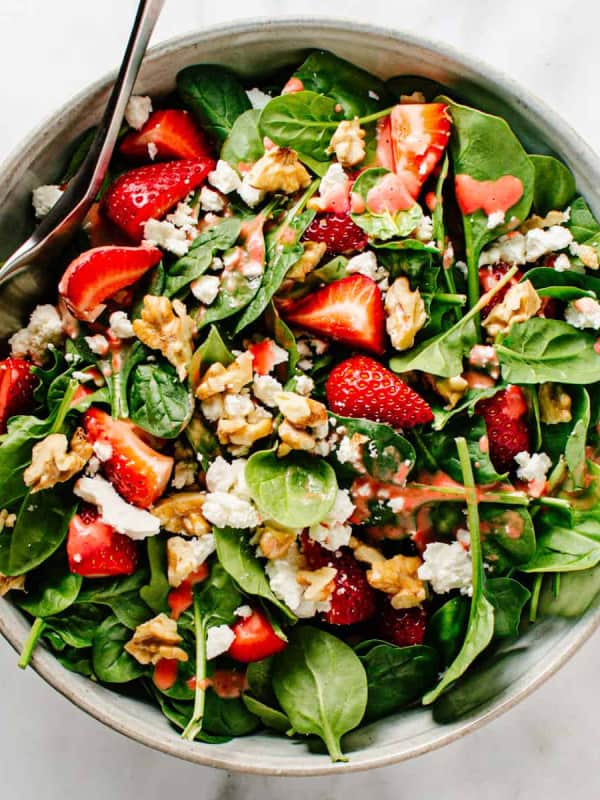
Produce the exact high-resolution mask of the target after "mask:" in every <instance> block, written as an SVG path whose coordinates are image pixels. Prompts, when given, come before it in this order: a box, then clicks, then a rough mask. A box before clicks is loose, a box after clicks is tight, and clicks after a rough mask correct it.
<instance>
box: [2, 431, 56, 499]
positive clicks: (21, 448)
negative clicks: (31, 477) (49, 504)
mask: <svg viewBox="0 0 600 800" xmlns="http://www.w3.org/2000/svg"><path fill="white" fill-rule="evenodd" d="M49 433H50V424H49V421H48V420H42V419H38V418H37V417H13V418H12V419H11V420H10V422H9V424H8V432H7V433H6V434H4V436H3V437H2V440H1V444H0V507H2V508H5V507H6V506H10V505H11V504H12V503H14V502H15V500H20V499H21V498H22V497H23V496H24V495H25V494H26V493H27V487H26V486H25V484H24V483H23V473H24V472H25V470H26V469H27V467H28V466H29V464H30V462H31V451H32V449H33V446H34V445H35V443H36V442H38V441H39V440H41V439H43V438H44V437H45V436H47V435H48V434H49Z"/></svg>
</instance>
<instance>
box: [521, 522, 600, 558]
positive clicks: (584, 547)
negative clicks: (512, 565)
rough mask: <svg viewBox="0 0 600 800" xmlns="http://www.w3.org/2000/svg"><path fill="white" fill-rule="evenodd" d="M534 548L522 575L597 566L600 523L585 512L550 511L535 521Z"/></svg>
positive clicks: (599, 556)
mask: <svg viewBox="0 0 600 800" xmlns="http://www.w3.org/2000/svg"><path fill="white" fill-rule="evenodd" d="M536 531H537V549H536V551H535V554H534V555H533V557H532V558H531V559H530V560H529V561H528V562H527V563H526V564H524V565H523V566H521V567H520V569H521V570H522V571H523V572H574V571H578V570H582V569H589V568H591V567H595V566H596V565H597V564H600V521H599V520H598V519H596V517H595V515H594V514H593V513H592V514H588V513H586V512H578V511H569V512H565V511H563V510H562V509H552V510H551V511H545V512H544V513H543V514H540V515H539V516H538V517H537V518H536Z"/></svg>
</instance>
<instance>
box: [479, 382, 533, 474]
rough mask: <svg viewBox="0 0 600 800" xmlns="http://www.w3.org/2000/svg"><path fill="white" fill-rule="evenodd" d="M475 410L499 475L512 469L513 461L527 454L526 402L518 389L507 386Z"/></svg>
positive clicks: (481, 401) (483, 401)
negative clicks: (480, 420) (519, 455)
mask: <svg viewBox="0 0 600 800" xmlns="http://www.w3.org/2000/svg"><path fill="white" fill-rule="evenodd" d="M475 411H476V413H477V414H480V415H481V416H482V417H483V419H484V420H485V427H486V429H487V436H488V442H489V452H490V458H491V460H492V463H493V465H494V467H495V468H496V469H497V470H498V472H508V471H509V470H511V469H514V467H515V461H514V458H515V456H516V455H517V453H520V452H522V451H523V450H527V451H529V445H530V440H529V428H528V425H527V402H526V401H525V395H524V394H523V392H522V390H521V389H520V388H519V387H518V386H512V385H511V386H507V387H506V389H502V391H500V392H497V394H495V395H494V396H493V397H488V398H487V399H486V400H480V401H479V402H478V403H477V405H476V406H475Z"/></svg>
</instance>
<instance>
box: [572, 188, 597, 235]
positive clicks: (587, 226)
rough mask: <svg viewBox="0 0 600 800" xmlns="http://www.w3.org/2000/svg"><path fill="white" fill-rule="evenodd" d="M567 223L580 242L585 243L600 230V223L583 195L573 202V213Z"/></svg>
mask: <svg viewBox="0 0 600 800" xmlns="http://www.w3.org/2000/svg"><path fill="white" fill-rule="evenodd" d="M565 225H566V226H567V228H569V230H570V231H571V233H572V234H573V238H574V239H575V241H576V242H579V244H583V243H584V242H586V241H587V240H588V239H590V238H592V237H593V236H595V235H596V234H597V233H599V232H600V224H599V223H598V222H597V220H596V218H595V217H594V215H593V214H592V212H591V211H590V208H589V206H588V204H587V203H586V202H585V200H584V199H583V197H578V198H576V199H575V200H574V201H573V202H572V203H571V213H570V214H569V219H568V220H567V222H566V223H565Z"/></svg>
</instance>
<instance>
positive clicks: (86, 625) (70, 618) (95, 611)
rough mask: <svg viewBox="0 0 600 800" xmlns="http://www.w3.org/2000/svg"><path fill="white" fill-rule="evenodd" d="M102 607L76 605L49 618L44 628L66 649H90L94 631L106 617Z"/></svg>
mask: <svg viewBox="0 0 600 800" xmlns="http://www.w3.org/2000/svg"><path fill="white" fill-rule="evenodd" d="M107 613H108V612H107V611H105V609H103V608H102V606H97V605H92V604H90V605H83V606H80V605H78V604H76V605H74V606H72V607H71V608H69V610H68V613H65V612H62V613H61V614H60V616H58V617H56V616H55V617H49V618H48V619H47V620H46V628H47V629H49V630H50V631H53V632H54V633H55V634H56V635H57V636H59V637H60V640H61V641H62V642H63V644H65V645H66V646H67V647H73V648H74V649H76V650H83V649H85V648H87V647H91V646H92V644H93V642H94V636H95V635H96V630H97V629H98V626H99V625H100V623H101V622H102V619H103V618H104V617H105V616H106V615H107Z"/></svg>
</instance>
